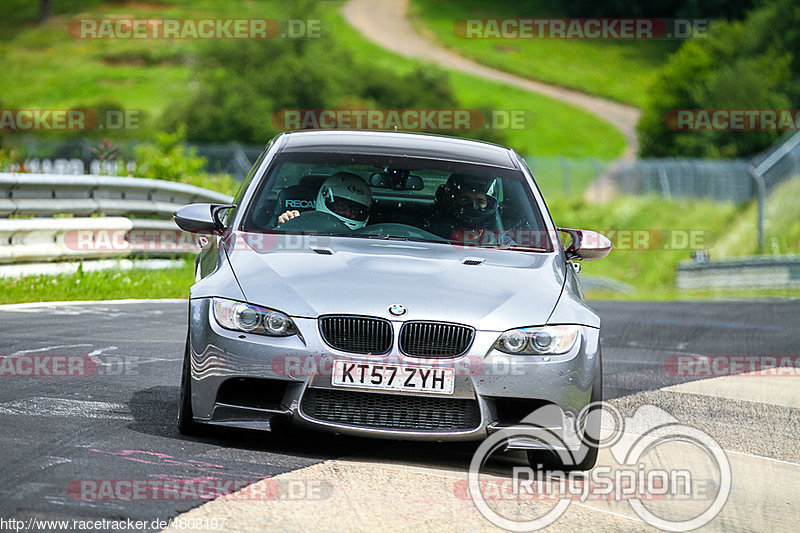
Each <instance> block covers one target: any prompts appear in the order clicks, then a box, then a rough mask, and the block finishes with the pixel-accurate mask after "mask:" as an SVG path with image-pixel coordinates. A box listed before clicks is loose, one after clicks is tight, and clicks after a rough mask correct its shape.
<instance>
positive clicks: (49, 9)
mask: <svg viewBox="0 0 800 533" xmlns="http://www.w3.org/2000/svg"><path fill="white" fill-rule="evenodd" d="M52 14H53V5H52V2H51V0H40V2H39V18H38V19H37V22H39V23H42V22H44V21H45V20H47V19H49V18H50V16H51V15H52Z"/></svg>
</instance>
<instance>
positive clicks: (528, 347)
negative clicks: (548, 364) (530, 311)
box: [494, 326, 580, 355]
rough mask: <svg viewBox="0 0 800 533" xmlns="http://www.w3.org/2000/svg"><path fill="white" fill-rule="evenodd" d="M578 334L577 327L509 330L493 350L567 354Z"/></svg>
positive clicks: (532, 353)
mask: <svg viewBox="0 0 800 533" xmlns="http://www.w3.org/2000/svg"><path fill="white" fill-rule="evenodd" d="M579 333H580V328H579V326H542V327H539V328H519V329H510V330H508V331H506V332H505V333H503V334H502V335H500V338H499V339H497V342H496V343H494V348H495V350H500V351H501V352H505V353H510V354H522V355H556V354H561V353H567V352H568V351H569V350H570V349H571V348H572V346H573V345H574V344H575V341H576V340H577V339H578V335H579Z"/></svg>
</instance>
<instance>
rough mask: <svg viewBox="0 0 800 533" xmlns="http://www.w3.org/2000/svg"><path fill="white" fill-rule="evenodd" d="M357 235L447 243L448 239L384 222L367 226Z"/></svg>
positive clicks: (402, 225)
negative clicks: (390, 236)
mask: <svg viewBox="0 0 800 533" xmlns="http://www.w3.org/2000/svg"><path fill="white" fill-rule="evenodd" d="M357 233H358V234H360V235H381V234H389V235H392V236H395V237H408V238H412V239H422V240H426V241H442V242H446V241H447V239H444V238H442V237H440V236H438V235H435V234H433V233H431V232H429V231H425V230H423V229H420V228H417V227H415V226H410V225H408V224H399V223H397V222H383V223H380V224H373V225H371V226H367V227H366V228H363V229H360V230H357Z"/></svg>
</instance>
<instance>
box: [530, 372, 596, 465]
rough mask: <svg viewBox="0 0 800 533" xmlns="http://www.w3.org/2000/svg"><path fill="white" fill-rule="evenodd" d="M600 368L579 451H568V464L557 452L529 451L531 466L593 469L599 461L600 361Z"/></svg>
mask: <svg viewBox="0 0 800 533" xmlns="http://www.w3.org/2000/svg"><path fill="white" fill-rule="evenodd" d="M597 364H598V369H597V372H596V374H595V377H594V382H593V384H592V395H591V398H590V400H589V403H590V405H591V407H590V408H589V410H588V411H587V413H586V427H585V428H584V432H583V439H582V440H581V447H580V448H579V449H578V451H577V452H574V453H573V452H568V454H567V455H568V456H569V458H570V461H569V463H570V464H566V463H564V461H562V460H561V457H560V456H559V454H558V453H557V452H540V451H536V450H529V451H528V464H529V465H530V466H531V468H536V467H537V466H538V465H542V467H543V468H544V469H545V470H562V471H564V472H570V471H580V470H591V469H592V468H594V465H595V464H596V463H597V453H598V451H599V449H600V429H601V428H600V419H601V416H600V415H601V410H602V405H601V402H602V401H603V367H602V364H601V363H600V361H598V363H597Z"/></svg>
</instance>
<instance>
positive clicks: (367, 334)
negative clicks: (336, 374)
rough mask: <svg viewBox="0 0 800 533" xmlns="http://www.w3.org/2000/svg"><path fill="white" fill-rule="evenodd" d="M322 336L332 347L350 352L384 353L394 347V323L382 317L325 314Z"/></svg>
mask: <svg viewBox="0 0 800 533" xmlns="http://www.w3.org/2000/svg"><path fill="white" fill-rule="evenodd" d="M319 324H320V332H321V333H322V338H323V339H324V340H325V342H326V343H328V344H329V345H330V346H331V347H333V348H336V349H337V350H341V351H343V352H349V353H360V354H384V353H388V352H389V350H390V349H391V347H392V324H391V323H390V322H389V321H388V320H383V319H381V318H369V317H363V316H346V315H341V316H336V315H332V316H324V317H322V318H320V322H319Z"/></svg>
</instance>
